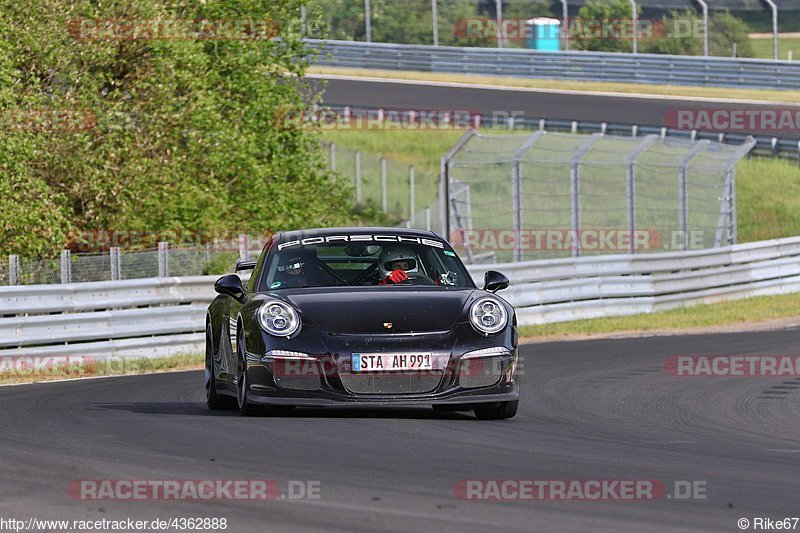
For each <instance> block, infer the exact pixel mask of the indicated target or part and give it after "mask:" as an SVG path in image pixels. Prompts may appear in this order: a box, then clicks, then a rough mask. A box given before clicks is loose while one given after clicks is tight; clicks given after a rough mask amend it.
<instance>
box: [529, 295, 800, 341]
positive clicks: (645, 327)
mask: <svg viewBox="0 0 800 533" xmlns="http://www.w3.org/2000/svg"><path fill="white" fill-rule="evenodd" d="M798 309H800V294H785V295H779V296H759V297H755V298H745V299H742V300H733V301H729V302H720V303H714V304H703V305H695V306H692V307H681V308H678V309H672V310H670V311H663V312H659V313H652V314H641V315H631V316H623V317H611V318H594V319H589V320H575V321H573V322H558V323H555V324H543V325H540V326H521V327H520V332H519V333H520V337H522V338H524V339H527V340H559V339H567V338H570V337H575V336H592V335H603V334H611V333H613V334H620V335H624V334H630V333H639V332H651V333H657V332H661V333H665V332H674V333H687V332H689V331H690V330H692V329H695V330H698V329H699V330H701V331H713V330H714V328H715V327H721V326H729V327H733V328H737V326H738V327H739V328H737V329H744V328H743V327H742V326H745V325H747V326H748V327H750V326H758V324H759V323H762V324H766V323H767V322H768V321H774V320H776V319H786V318H793V317H797V318H798V320H800V313H798ZM698 332H699V331H698Z"/></svg>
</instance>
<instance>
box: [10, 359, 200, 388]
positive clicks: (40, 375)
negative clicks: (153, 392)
mask: <svg viewBox="0 0 800 533" xmlns="http://www.w3.org/2000/svg"><path fill="white" fill-rule="evenodd" d="M201 368H203V356H202V355H175V356H170V357H153V358H146V357H117V358H113V359H101V358H95V357H92V356H68V357H56V356H30V357H27V356H19V357H16V356H7V357H0V384H11V383H29V382H41V381H53V380H57V379H74V378H86V377H98V376H118V375H127V374H153V373H157V372H170V371H177V370H199V369H201Z"/></svg>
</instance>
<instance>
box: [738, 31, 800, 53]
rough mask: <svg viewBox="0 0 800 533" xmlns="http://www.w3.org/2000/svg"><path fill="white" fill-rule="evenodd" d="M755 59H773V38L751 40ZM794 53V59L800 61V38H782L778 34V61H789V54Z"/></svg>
mask: <svg viewBox="0 0 800 533" xmlns="http://www.w3.org/2000/svg"><path fill="white" fill-rule="evenodd" d="M750 43H751V44H752V46H753V52H754V53H755V57H758V58H763V59H772V57H773V50H772V38H770V37H767V38H764V37H757V38H753V37H751V38H750ZM790 50H791V51H792V59H800V37H782V36H781V35H780V34H778V59H787V58H788V56H787V54H788V53H789V51H790Z"/></svg>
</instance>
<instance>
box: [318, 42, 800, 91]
mask: <svg viewBox="0 0 800 533" xmlns="http://www.w3.org/2000/svg"><path fill="white" fill-rule="evenodd" d="M797 53H798V54H800V48H798V51H797ZM308 73H309V74H333V75H340V76H362V77H370V78H391V79H403V80H422V81H439V82H453V83H469V84H476V85H496V86H499V87H525V88H534V89H552V90H561V91H565V90H568V91H592V92H606V93H620V94H647V95H653V96H679V97H692V98H714V99H737V100H754V101H767V102H800V91H777V90H775V91H773V90H761V89H729V88H724V87H693V86H689V85H654V84H647V83H611V82H594V81H565V80H547V79H534V78H512V77H508V76H475V75H465V74H442V73H432V72H412V71H395V70H380V69H349V68H337V67H320V66H314V67H311V68H309V69H308Z"/></svg>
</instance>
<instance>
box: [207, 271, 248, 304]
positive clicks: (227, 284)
mask: <svg viewBox="0 0 800 533" xmlns="http://www.w3.org/2000/svg"><path fill="white" fill-rule="evenodd" d="M214 290H215V291H217V292H218V293H219V294H224V295H226V296H231V297H232V298H234V299H235V300H239V301H241V299H242V298H243V297H244V288H243V287H242V280H241V279H239V276H237V275H236V274H228V275H227V276H222V277H221V278H219V279H218V280H217V281H216V283H214Z"/></svg>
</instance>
